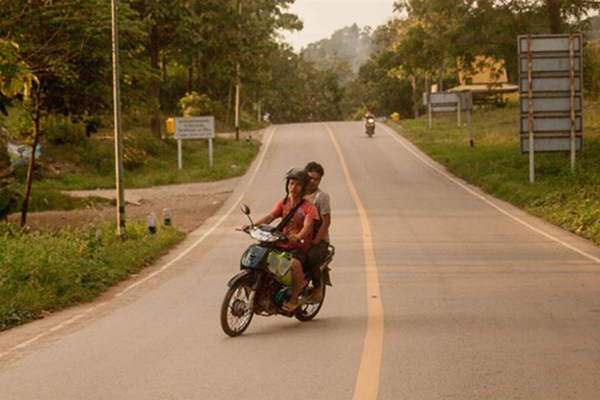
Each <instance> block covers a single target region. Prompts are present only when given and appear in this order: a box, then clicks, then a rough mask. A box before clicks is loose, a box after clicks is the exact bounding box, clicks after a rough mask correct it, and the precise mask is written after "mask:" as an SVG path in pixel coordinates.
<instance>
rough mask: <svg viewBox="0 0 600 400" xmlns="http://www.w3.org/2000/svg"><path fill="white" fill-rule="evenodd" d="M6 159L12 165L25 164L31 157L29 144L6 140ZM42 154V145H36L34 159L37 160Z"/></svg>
mask: <svg viewBox="0 0 600 400" xmlns="http://www.w3.org/2000/svg"><path fill="white" fill-rule="evenodd" d="M6 150H7V153H8V159H9V161H10V163H11V164H12V165H26V164H27V163H28V162H29V158H30V157H31V146H30V145H28V144H17V143H11V142H8V143H7V144H6ZM41 155H42V146H41V145H39V144H38V145H37V146H36V148H35V159H36V160H37V159H38V158H40V156H41Z"/></svg>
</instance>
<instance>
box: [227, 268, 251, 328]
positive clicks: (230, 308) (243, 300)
mask: <svg viewBox="0 0 600 400" xmlns="http://www.w3.org/2000/svg"><path fill="white" fill-rule="evenodd" d="M250 284H251V282H250V280H242V281H238V282H236V283H235V284H233V285H232V286H231V287H230V288H229V290H227V293H226V294H225V298H224V299H223V304H222V305H221V328H223V332H225V333H226V334H227V335H229V336H231V337H235V336H239V335H241V334H242V333H244V331H245V330H246V329H248V326H249V325H250V322H251V321H252V317H253V316H254V313H253V312H252V310H250V309H249V305H250V293H251V292H252V289H251V287H250Z"/></svg>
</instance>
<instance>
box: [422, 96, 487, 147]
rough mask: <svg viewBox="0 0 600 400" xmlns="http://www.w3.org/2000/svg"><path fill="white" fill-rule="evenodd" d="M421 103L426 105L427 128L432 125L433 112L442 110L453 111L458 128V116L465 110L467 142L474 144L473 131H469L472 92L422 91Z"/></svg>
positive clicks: (459, 123)
mask: <svg viewBox="0 0 600 400" xmlns="http://www.w3.org/2000/svg"><path fill="white" fill-rule="evenodd" d="M423 104H424V105H426V106H427V111H428V114H429V129H431V128H432V127H433V114H434V113H442V112H455V113H456V117H457V124H458V127H459V128H460V126H461V122H460V116H461V112H462V111H463V110H464V111H466V112H467V129H468V132H469V143H470V145H471V147H474V146H475V142H474V141H473V133H472V132H471V109H472V108H473V94H472V93H471V92H470V91H463V92H426V93H423Z"/></svg>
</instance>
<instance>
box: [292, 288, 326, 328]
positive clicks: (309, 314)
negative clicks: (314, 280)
mask: <svg viewBox="0 0 600 400" xmlns="http://www.w3.org/2000/svg"><path fill="white" fill-rule="evenodd" d="M321 287H322V288H323V298H322V299H321V301H320V302H319V303H309V304H304V305H302V306H300V307H298V308H297V309H296V311H295V312H294V317H296V319H298V320H299V321H302V322H306V321H310V320H312V319H313V318H315V317H316V316H317V314H318V313H319V311H321V307H323V303H324V302H325V294H326V293H327V289H326V286H325V284H324V283H323V282H321Z"/></svg>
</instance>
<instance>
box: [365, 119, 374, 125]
mask: <svg viewBox="0 0 600 400" xmlns="http://www.w3.org/2000/svg"><path fill="white" fill-rule="evenodd" d="M367 121H368V122H369V123H370V124H372V123H373V122H375V120H374V119H373V118H369V119H368V120H367Z"/></svg>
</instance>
